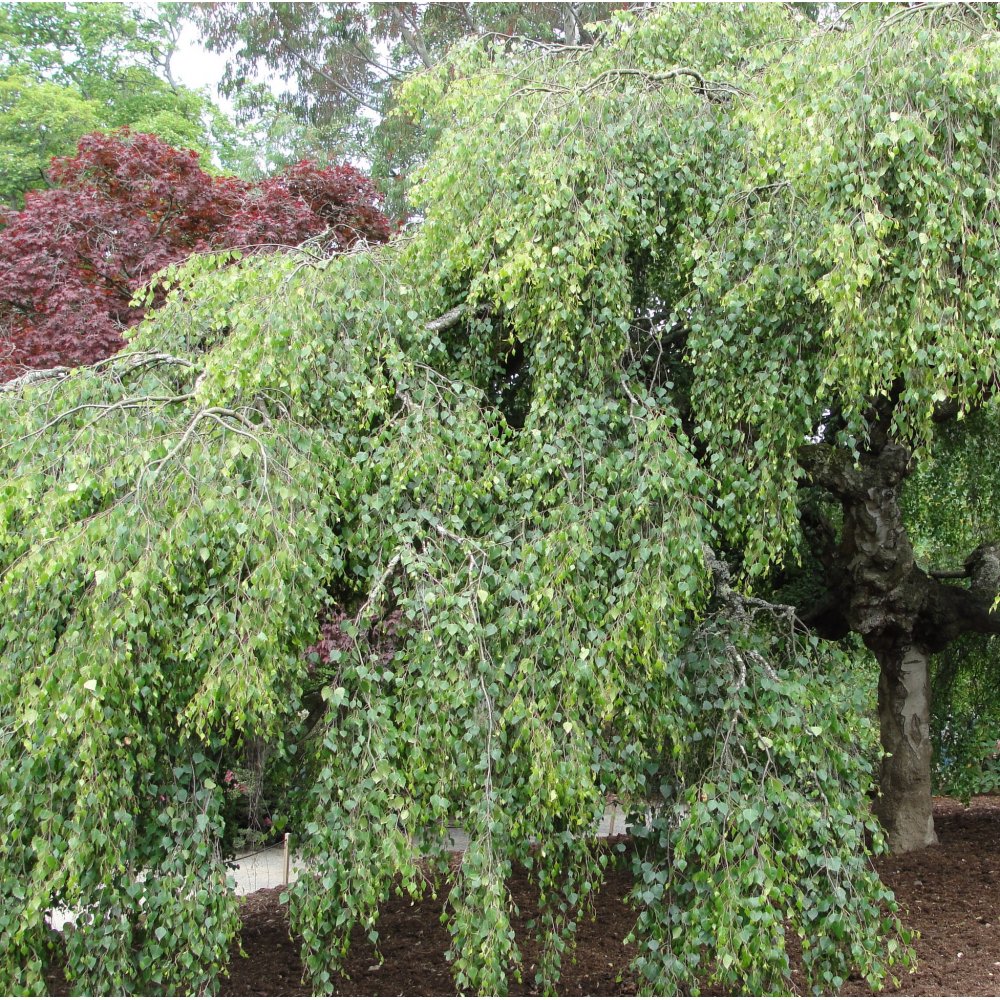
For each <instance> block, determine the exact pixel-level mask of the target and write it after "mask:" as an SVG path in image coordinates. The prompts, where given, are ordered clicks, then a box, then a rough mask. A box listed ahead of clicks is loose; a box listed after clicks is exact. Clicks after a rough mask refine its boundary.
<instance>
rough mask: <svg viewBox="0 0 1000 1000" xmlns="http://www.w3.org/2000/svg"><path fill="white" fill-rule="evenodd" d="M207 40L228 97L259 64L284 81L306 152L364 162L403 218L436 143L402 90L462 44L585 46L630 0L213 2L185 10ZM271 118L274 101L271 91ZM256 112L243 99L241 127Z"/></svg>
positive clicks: (257, 70)
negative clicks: (408, 195) (597, 25)
mask: <svg viewBox="0 0 1000 1000" xmlns="http://www.w3.org/2000/svg"><path fill="white" fill-rule="evenodd" d="M183 6H184V7H185V8H186V12H187V14H188V16H190V17H192V18H193V19H194V20H195V22H196V23H197V24H198V26H199V27H200V29H201V30H202V32H203V33H204V38H205V42H206V44H207V45H208V46H209V47H210V48H214V49H215V50H216V51H218V52H223V53H226V54H227V56H228V59H229V63H228V67H227V71H226V76H225V78H224V80H223V83H222V90H223V92H225V93H228V94H229V95H230V96H233V97H235V96H237V95H239V94H246V93H247V91H246V88H247V85H248V83H249V82H250V81H252V80H253V79H254V78H255V76H257V75H258V74H259V73H260V71H261V67H266V68H267V69H268V70H270V71H271V72H272V73H276V74H279V75H280V76H281V78H282V79H283V80H285V81H286V83H287V89H286V90H285V92H284V93H283V94H282V96H281V98H280V102H281V104H282V106H284V107H285V108H286V109H287V110H288V111H290V112H291V113H292V114H293V115H294V116H295V118H296V119H297V120H298V121H300V122H303V123H308V132H307V134H306V135H303V136H302V139H303V140H304V141H306V142H307V143H309V146H307V147H305V148H304V149H303V150H302V151H300V152H299V153H298V155H299V156H302V155H308V156H313V155H315V154H314V152H313V148H311V147H312V146H314V145H316V144H319V145H321V146H325V147H326V148H327V149H328V150H329V151H330V152H331V155H333V156H335V157H344V156H360V157H362V158H363V159H364V160H366V161H367V162H369V163H370V164H371V170H372V176H373V177H374V178H375V179H376V180H377V181H378V183H379V184H380V185H381V187H382V188H383V189H384V190H385V191H386V192H387V194H388V197H389V200H390V204H392V205H393V206H394V208H395V210H396V211H397V212H398V213H404V212H405V207H406V206H405V202H404V197H405V189H406V178H407V176H408V174H409V173H410V170H411V169H412V168H413V166H415V165H416V164H417V163H418V162H420V161H421V159H422V158H423V156H424V155H425V154H426V152H427V150H428V149H429V142H428V137H427V136H425V135H423V133H422V131H421V129H420V128H419V127H417V124H416V123H415V122H414V121H413V120H412V119H410V118H409V117H408V116H407V114H406V112H405V110H404V109H402V108H400V107H398V106H397V102H396V97H395V93H396V90H397V89H398V85H399V84H400V83H401V82H402V80H403V79H404V78H405V77H406V75H407V74H408V73H410V72H412V71H414V70H418V69H429V68H430V67H432V66H434V65H436V64H437V62H438V61H439V60H440V59H441V58H442V57H443V56H444V55H445V54H446V53H447V52H448V49H449V48H450V46H452V45H453V44H454V43H455V42H457V41H459V40H460V39H463V38H477V37H482V36H487V35H494V36H501V37H503V38H504V39H505V40H506V42H505V44H506V46H508V47H510V46H518V45H520V44H523V43H524V42H527V41H538V42H543V43H564V44H569V45H576V44H579V43H581V42H583V43H586V42H589V41H590V40H591V36H590V34H589V32H588V31H587V29H586V27H585V25H586V24H588V23H589V22H591V21H597V20H602V19H606V18H607V17H608V16H609V15H610V13H611V12H612V11H613V10H615V9H624V8H629V7H631V8H639V7H642V6H643V5H642V4H623V3H617V4H615V3H442V4H418V3H378V4H365V3H312V4H287V3H211V4H187V5H183ZM259 93H261V94H262V96H263V97H264V104H263V105H262V110H264V111H265V112H266V111H267V107H268V105H269V103H270V101H271V97H270V94H269V93H268V92H266V91H261V92H259ZM255 111H256V109H255V108H254V107H253V105H251V104H250V103H249V102H248V101H246V99H244V123H246V122H248V121H251V120H252V119H253V118H254V117H256V114H255Z"/></svg>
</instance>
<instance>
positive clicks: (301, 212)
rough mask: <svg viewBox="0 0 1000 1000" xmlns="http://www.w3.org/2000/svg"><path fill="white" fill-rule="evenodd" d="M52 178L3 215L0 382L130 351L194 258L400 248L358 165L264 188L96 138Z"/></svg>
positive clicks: (146, 148) (122, 141)
mask: <svg viewBox="0 0 1000 1000" xmlns="http://www.w3.org/2000/svg"><path fill="white" fill-rule="evenodd" d="M50 176H51V178H52V181H53V183H54V184H55V185H56V187H54V188H53V189H51V190H46V191H35V192H29V193H28V195H27V201H26V205H25V208H24V209H23V210H22V211H20V212H9V213H7V214H6V215H5V216H0V222H2V224H3V228H2V229H0V281H2V283H3V296H2V299H0V381H5V380H6V379H9V378H11V377H13V376H14V375H17V374H20V373H21V372H23V371H24V370H25V369H37V368H53V367H57V366H71V365H80V364H90V363H93V362H94V361H98V360H100V359H102V358H106V357H107V356H108V355H110V354H113V353H114V352H115V351H117V350H119V349H121V347H122V346H123V345H124V343H125V340H124V337H125V331H126V329H127V328H128V327H131V326H134V325H135V324H136V323H138V322H139V320H140V319H141V318H142V316H143V315H144V312H145V308H141V307H139V306H137V305H136V304H134V303H133V301H132V299H133V296H134V295H135V293H136V292H137V291H138V290H139V289H140V288H142V287H143V286H144V285H145V284H146V283H147V282H148V281H149V279H150V278H151V277H152V276H153V275H154V274H155V273H156V272H157V271H160V270H161V269H163V268H164V267H167V266H169V265H175V264H178V263H180V262H181V261H183V260H185V259H186V258H187V257H189V256H190V255H191V254H192V253H199V252H202V253H203V252H205V251H209V250H220V249H224V248H227V249H228V248H240V249H243V250H246V251H248V252H253V251H254V250H255V249H257V248H258V247H260V246H264V247H265V248H272V249H273V248H274V247H275V246H285V247H287V246H295V245H297V244H299V243H302V242H303V241H304V240H307V239H309V238H311V237H320V236H322V237H323V239H324V240H325V241H326V243H327V245H328V247H330V248H332V249H333V250H334V251H341V250H346V249H348V248H350V247H351V246H353V245H354V244H355V243H357V242H358V241H359V240H360V241H365V240H373V241H379V242H380V241H383V240H385V239H387V238H388V235H389V226H388V223H387V221H386V219H385V217H384V216H383V215H382V213H381V211H380V210H379V207H378V204H379V199H378V195H377V193H376V191H375V189H374V187H373V186H372V185H371V183H370V181H369V180H368V179H367V178H366V177H364V175H362V174H361V173H359V172H358V171H357V170H355V169H354V168H353V167H349V166H337V167H327V168H325V169H320V168H318V167H316V166H315V165H313V164H310V163H307V162H303V163H299V164H294V165H292V166H290V167H289V168H288V169H287V170H285V171H284V173H282V174H280V175H279V176H277V177H273V178H270V179H268V180H265V181H262V182H260V183H259V184H257V185H251V184H249V183H248V182H245V181H241V180H238V179H236V178H233V177H217V176H212V175H210V174H208V173H206V172H205V171H204V170H203V169H202V168H201V166H200V163H199V157H198V154H197V153H195V152H193V151H191V150H178V149H172V148H171V147H170V146H168V145H167V144H166V143H164V142H162V141H161V140H160V139H158V138H156V137H155V136H151V135H142V134H133V133H130V132H127V131H124V132H118V133H115V134H114V135H110V136H107V135H103V134H101V133H94V134H93V135H89V136H85V137H84V138H83V139H81V140H80V144H79V150H78V152H77V154H76V156H73V157H68V158H65V159H61V160H56V161H55V162H54V163H53V164H52V166H51V168H50ZM162 301H163V296H162V293H160V294H157V295H155V296H154V297H153V298H152V299H151V300H150V303H149V304H155V305H158V304H160V303H162Z"/></svg>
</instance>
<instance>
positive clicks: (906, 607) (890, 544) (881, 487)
mask: <svg viewBox="0 0 1000 1000" xmlns="http://www.w3.org/2000/svg"><path fill="white" fill-rule="evenodd" d="M910 459H911V456H910V452H909V451H908V450H907V449H906V448H904V447H902V446H900V445H898V444H895V443H893V442H892V441H890V440H888V439H883V440H882V441H880V442H878V444H877V446H874V447H873V448H872V450H871V451H869V452H868V453H866V454H863V455H862V456H861V460H860V462H858V463H857V464H855V461H854V459H853V457H852V456H851V455H850V454H849V453H848V452H846V451H844V450H842V449H839V448H836V447H833V446H831V445H811V446H809V447H808V448H807V449H803V453H802V465H803V467H804V468H805V469H806V471H807V472H808V473H809V476H810V479H811V481H812V483H814V484H815V485H817V486H822V487H823V488H825V489H826V490H828V491H829V492H830V493H831V494H832V495H833V496H834V497H835V498H836V499H837V500H838V501H839V502H840V504H841V507H842V508H843V511H844V525H843V530H842V532H841V537H840V539H839V541H838V540H837V539H836V537H835V533H834V532H833V530H832V528H831V527H830V526H829V525H827V526H825V528H824V529H823V530H821V531H820V532H819V536H820V537H821V541H822V543H823V544H822V548H823V549H824V551H822V552H820V553H819V555H820V558H821V559H822V560H823V562H824V564H825V566H826V569H827V573H828V577H829V585H830V590H829V592H828V593H827V595H826V596H825V598H824V599H823V600H822V601H821V602H820V603H819V605H817V607H816V608H815V609H814V610H813V612H812V613H811V614H810V613H807V614H805V615H804V620H805V621H807V623H809V624H811V625H812V626H813V627H815V628H817V629H818V631H820V633H821V634H824V635H827V636H829V637H831V638H840V637H843V636H844V635H846V634H847V633H848V632H855V633H857V634H858V635H860V636H861V637H862V639H863V640H864V642H865V645H866V646H867V647H868V648H869V649H870V650H871V651H872V652H873V653H874V654H875V658H876V659H877V661H878V664H879V686H878V704H879V724H880V729H881V735H882V748H883V750H885V752H886V757H885V758H884V759H883V761H882V766H881V775H880V782H879V785H880V787H879V797H878V800H877V805H876V809H877V812H878V815H879V818H880V820H881V821H882V824H883V826H884V827H885V830H886V834H887V837H888V840H889V845H890V847H891V848H892V850H893V851H896V852H901V851H910V850H914V849H916V848H920V847H926V846H927V845H929V844H933V843H935V842H936V840H937V838H936V836H935V833H934V817H933V812H932V803H931V754H932V750H933V747H932V743H931V734H930V722H931V705H930V679H929V673H928V664H929V661H930V657H931V654H932V653H935V652H938V651H940V650H941V649H944V647H945V646H946V645H947V644H948V643H949V642H951V641H952V640H953V639H955V638H957V637H958V636H959V635H961V634H962V633H963V632H968V631H976V632H985V633H993V634H996V633H997V632H1000V615H998V614H997V613H995V612H994V610H993V601H994V599H995V596H996V593H997V588H998V586H1000V549H998V548H997V546H994V545H982V546H980V547H979V548H978V549H977V550H976V551H975V552H973V553H972V554H971V555H970V556H969V558H968V559H967V560H966V564H965V568H964V570H963V571H961V572H950V573H938V574H936V576H935V574H928V573H926V572H925V571H924V570H923V569H921V568H920V567H919V566H918V565H917V564H916V561H915V559H914V555H913V546H912V545H911V543H910V539H909V536H908V534H907V531H906V526H905V524H904V522H903V516H902V512H901V510H900V507H899V492H900V489H901V486H902V483H903V480H904V479H905V478H906V476H907V475H908V474H909V472H910V470H911V461H910ZM947 578H954V579H967V580H968V581H969V585H968V586H967V587H964V586H952V585H947V584H945V583H943V582H942V580H943V579H947Z"/></svg>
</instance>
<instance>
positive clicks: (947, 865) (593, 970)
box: [52, 796, 1000, 996]
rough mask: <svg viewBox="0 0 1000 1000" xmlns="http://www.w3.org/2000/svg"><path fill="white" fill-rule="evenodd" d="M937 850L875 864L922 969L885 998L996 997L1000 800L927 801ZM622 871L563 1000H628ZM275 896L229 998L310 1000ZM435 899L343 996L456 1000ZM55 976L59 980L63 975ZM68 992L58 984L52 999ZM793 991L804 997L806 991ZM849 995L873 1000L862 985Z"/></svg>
mask: <svg viewBox="0 0 1000 1000" xmlns="http://www.w3.org/2000/svg"><path fill="white" fill-rule="evenodd" d="M935 822H936V825H937V832H938V837H939V839H940V843H939V844H937V845H936V846H934V847H929V848H927V849H925V850H922V851H915V852H912V853H910V854H906V855H901V856H897V857H889V858H883V859H880V861H879V863H878V868H879V871H880V873H881V875H882V878H883V879H884V881H885V882H886V883H887V884H888V885H889V886H890V887H891V888H892V889H893V891H894V892H895V893H896V898H897V899H898V900H899V902H900V904H901V906H902V908H903V911H904V914H905V919H906V921H907V923H908V924H909V925H910V926H911V927H913V928H914V929H915V930H917V931H919V933H920V938H919V941H918V942H917V958H918V968H917V971H916V972H915V973H913V974H909V975H905V976H904V978H903V980H902V981H901V983H900V984H899V986H898V987H891V988H889V989H886V990H885V991H883V995H886V996H942V995H943V996H967V995H968V996H997V995H998V994H1000V891H998V885H1000V882H998V880H1000V796H989V797H982V798H977V799H974V800H973V801H972V803H971V804H970V806H969V807H968V808H964V807H963V806H962V805H961V803H959V802H956V801H954V800H949V799H939V800H936V803H935ZM631 885H632V879H631V874H630V872H629V871H628V870H627V868H624V869H623V868H613V867H611V866H609V868H608V872H607V878H606V881H605V884H604V886H603V888H602V890H601V892H600V894H599V896H598V898H597V905H596V919H595V920H594V921H593V922H590V921H587V922H585V923H583V924H582V926H581V927H580V930H579V933H578V937H577V948H576V956H575V961H573V962H567V963H566V965H565V968H564V971H563V978H562V984H561V988H560V995H563V996H595V995H596V996H628V995H634V994H635V993H636V981H635V978H634V976H633V974H632V972H631V971H630V969H629V965H630V962H631V959H632V957H633V954H634V952H633V951H632V950H631V949H630V948H628V947H626V946H625V945H624V944H623V943H622V942H623V940H624V938H625V937H626V935H627V934H628V932H629V931H630V930H631V928H632V925H633V923H634V921H635V912H634V910H633V909H632V908H631V907H630V906H629V905H628V904H627V903H626V902H625V899H626V897H627V894H628V892H629V890H630V888H631ZM511 892H512V894H513V897H514V901H515V902H516V904H517V906H518V908H519V910H520V917H519V921H518V926H519V929H520V928H523V926H524V923H525V922H526V921H527V920H528V919H530V918H531V917H532V916H533V915H534V912H535V910H534V904H533V899H532V892H531V887H530V885H529V883H528V881H527V879H526V878H524V877H523V876H519V877H515V878H514V879H512V881H511ZM279 895H280V890H279V889H264V890H261V891H260V892H256V893H254V894H252V895H250V896H247V897H245V898H244V900H243V902H242V915H243V941H242V947H243V954H242V955H241V954H234V957H233V962H232V967H231V971H230V978H229V981H228V983H226V984H225V986H224V989H223V993H224V995H227V996H308V995H309V990H308V989H307V988H306V987H304V986H303V984H302V963H301V961H300V959H299V943H298V941H297V940H296V939H295V938H294V937H293V936H292V935H291V934H290V931H289V926H288V912H287V907H286V906H284V905H283V904H282V903H281V902H280V900H279ZM442 906H443V902H442V896H441V895H440V894H439V895H438V898H437V900H433V899H431V898H430V896H429V895H428V896H427V897H426V898H424V899H422V900H420V901H417V902H412V901H411V900H409V899H407V898H393V899H392V900H390V901H389V902H388V903H387V904H386V905H385V907H384V909H383V911H382V916H381V919H380V921H379V924H378V931H379V943H380V946H381V954H382V958H383V961H382V962H381V963H380V962H379V960H378V958H377V957H376V955H375V951H374V948H373V947H372V945H371V944H370V943H369V942H368V940H367V938H365V937H363V936H362V935H360V934H359V935H358V936H357V938H356V939H355V940H354V941H353V942H352V947H351V950H350V952H349V954H348V958H347V974H348V979H346V980H345V981H344V982H342V983H341V984H340V987H339V992H341V993H342V994H347V995H355V996H407V995H409V996H434V995H454V993H455V984H454V981H453V979H452V976H451V972H450V969H449V966H448V963H447V961H446V960H445V957H444V954H445V951H446V949H447V947H448V935H447V932H446V931H445V929H444V927H443V926H442V924H441V911H442ZM533 961H534V956H533V954H532V953H531V952H530V951H528V950H527V949H526V955H525V968H524V970H523V985H521V986H520V987H518V986H516V985H514V986H513V991H523V992H524V993H526V994H529V995H530V994H532V993H533V992H536V988H535V986H534V967H533ZM60 978H61V977H60ZM60 986H62V987H63V988H64V984H63V983H62V982H60V981H59V980H58V979H57V978H56V977H54V978H53V980H52V988H53V991H54V992H55V991H57V990H59V987H60ZM795 988H796V990H797V991H798V992H800V993H806V992H807V991H806V989H805V983H804V982H802V981H796V983H795ZM843 995H845V996H870V995H871V992H870V990H869V989H868V987H867V985H866V984H865V983H864V982H862V981H860V980H851V981H848V983H847V984H846V986H845V988H844V990H843Z"/></svg>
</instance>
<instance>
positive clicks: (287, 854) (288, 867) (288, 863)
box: [285, 833, 291, 885]
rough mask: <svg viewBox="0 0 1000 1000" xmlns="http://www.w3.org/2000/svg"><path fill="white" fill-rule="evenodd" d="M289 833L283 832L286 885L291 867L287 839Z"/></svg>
mask: <svg viewBox="0 0 1000 1000" xmlns="http://www.w3.org/2000/svg"><path fill="white" fill-rule="evenodd" d="M290 836H291V835H290V834H288V833H286V834H285V885H288V876H289V873H290V868H291V857H290V855H289V853H288V839H289V837H290Z"/></svg>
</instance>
